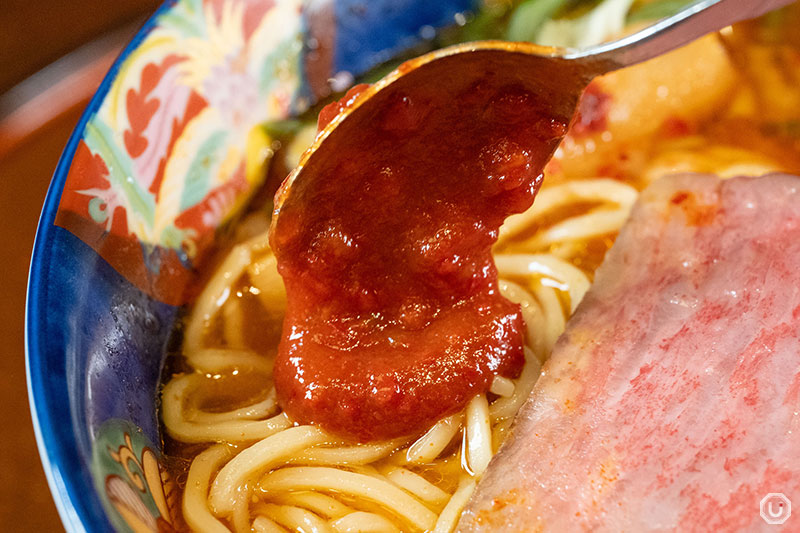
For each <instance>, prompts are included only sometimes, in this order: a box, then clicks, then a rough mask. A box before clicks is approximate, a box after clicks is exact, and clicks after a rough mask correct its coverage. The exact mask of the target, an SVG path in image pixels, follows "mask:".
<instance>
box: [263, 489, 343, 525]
mask: <svg viewBox="0 0 800 533" xmlns="http://www.w3.org/2000/svg"><path fill="white" fill-rule="evenodd" d="M268 496H269V499H270V500H271V501H273V502H275V503H277V504H280V505H291V506H294V507H302V508H303V509H308V510H309V511H312V512H314V513H316V514H318V515H320V516H323V517H325V518H328V519H330V520H336V519H337V518H341V517H343V516H345V515H348V514H350V513H352V512H353V509H351V508H350V507H348V506H346V505H345V504H343V503H342V502H340V501H339V500H336V499H334V498H331V497H330V496H327V495H325V494H321V493H319V492H282V493H280V494H269V495H268Z"/></svg>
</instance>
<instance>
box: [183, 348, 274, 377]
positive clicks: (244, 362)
mask: <svg viewBox="0 0 800 533" xmlns="http://www.w3.org/2000/svg"><path fill="white" fill-rule="evenodd" d="M185 356H186V361H187V362H188V363H189V364H190V365H191V366H192V368H194V369H195V370H197V371H199V372H205V373H208V374H216V373H218V372H222V371H225V370H242V371H254V372H261V373H264V374H272V361H271V360H270V359H268V358H267V357H264V356H263V355H259V354H257V353H255V352H253V351H250V350H242V349H231V348H203V349H200V350H197V351H195V352H186V353H185Z"/></svg>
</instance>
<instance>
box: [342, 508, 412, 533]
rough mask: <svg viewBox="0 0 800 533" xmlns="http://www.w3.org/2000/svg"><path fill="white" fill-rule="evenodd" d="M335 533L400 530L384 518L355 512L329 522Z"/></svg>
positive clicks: (369, 532) (373, 514) (386, 532)
mask: <svg viewBox="0 0 800 533" xmlns="http://www.w3.org/2000/svg"><path fill="white" fill-rule="evenodd" d="M331 527H332V528H333V529H334V530H335V531H336V532H337V533H394V532H399V531H400V530H399V529H397V527H396V526H395V525H394V524H393V523H392V522H390V521H389V520H387V519H386V518H385V517H383V516H381V515H378V514H375V513H366V512H364V511H356V512H355V513H350V514H349V515H347V516H343V517H342V518H339V519H338V520H334V521H333V522H331Z"/></svg>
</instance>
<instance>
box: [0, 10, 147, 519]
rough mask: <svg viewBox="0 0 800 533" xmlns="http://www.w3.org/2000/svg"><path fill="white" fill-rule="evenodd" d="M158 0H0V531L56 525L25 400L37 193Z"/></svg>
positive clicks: (40, 198)
mask: <svg viewBox="0 0 800 533" xmlns="http://www.w3.org/2000/svg"><path fill="white" fill-rule="evenodd" d="M158 3H159V2H158V0H113V1H109V0H70V1H65V0H44V1H41V2H31V1H30V0H4V1H3V9H2V10H0V207H2V214H0V250H2V256H1V257H2V263H3V264H2V272H3V274H2V281H3V287H4V288H3V291H2V298H0V339H2V344H0V346H2V348H1V349H0V350H1V351H0V421H2V426H0V428H2V429H0V530H3V531H15V532H27V531H35V532H50V531H63V527H62V526H61V522H60V520H59V519H58V515H57V513H56V509H55V505H54V504H53V500H52V498H51V496H50V493H49V490H48V488H47V483H46V481H45V478H44V473H43V471H42V466H41V462H40V460H39V454H38V452H37V449H36V443H35V441H34V436H33V428H32V426H31V418H30V414H29V413H30V411H29V408H28V396H27V387H26V381H25V363H24V348H23V328H24V310H25V289H26V283H27V278H28V266H29V261H30V253H31V249H32V246H33V238H34V234H35V231H36V224H37V221H38V219H39V211H40V209H41V206H42V202H43V201H44V196H45V192H46V190H47V186H48V184H49V182H50V177H51V175H52V173H53V170H54V169H55V166H56V163H57V161H58V158H59V156H60V155H61V150H62V149H63V147H64V145H65V144H66V141H67V138H68V137H69V135H70V133H71V131H72V129H73V127H74V126H75V123H76V122H77V121H78V118H79V117H80V114H81V111H82V110H83V108H84V107H85V106H86V103H87V102H88V98H89V97H90V96H91V94H92V93H93V92H94V89H95V88H96V87H97V85H98V84H99V82H100V79H101V77H102V74H103V73H104V72H105V70H106V69H107V68H108V65H109V64H110V62H111V61H112V60H113V58H114V56H116V54H117V53H118V52H119V50H120V49H121V46H122V45H123V43H124V42H126V41H127V39H128V38H129V37H130V35H132V33H133V32H134V31H135V29H136V26H137V25H138V23H137V22H136V21H137V20H138V21H141V20H142V19H141V17H142V16H144V15H145V14H147V13H149V12H152V11H153V10H154V9H155V7H156V6H157V5H158ZM132 22H133V23H132ZM98 39H99V40H98ZM92 41H94V42H95V46H94V47H92V46H89V47H86V46H84V47H83V49H82V50H83V51H84V52H86V51H87V50H89V51H93V53H91V54H84V56H82V57H79V56H80V54H77V55H76V54H75V53H72V54H70V52H71V51H73V50H75V49H76V48H78V47H80V46H82V45H86V43H89V42H92ZM65 55H66V57H67V58H68V59H67V60H64V62H62V65H64V64H66V65H68V66H70V70H69V72H70V73H71V74H72V77H71V78H70V77H69V76H66V77H65V76H63V75H61V76H55V75H54V74H52V72H51V74H50V75H49V78H48V76H47V75H45V76H41V75H40V76H39V78H36V75H35V74H34V73H36V72H37V71H41V70H42V69H43V68H44V67H45V66H46V65H48V64H49V63H52V62H53V61H55V60H57V59H58V58H60V57H63V56H65ZM73 67H74V68H73ZM45 72H46V69H45ZM32 75H33V77H31V76H32ZM25 78H28V79H29V80H30V79H32V80H34V81H36V80H37V79H38V80H39V83H41V82H42V81H44V82H45V87H42V86H39V87H36V85H37V83H31V82H27V84H26V83H23V84H21V85H20V82H21V81H22V80H23V79H25ZM65 82H66V83H67V85H64V84H63V83H65ZM59 83H62V85H59ZM69 83H71V84H72V85H69ZM48 84H49V85H48ZM12 87H14V88H12ZM48 90H49V92H47V91H48ZM43 95H44V96H43ZM37 98H38V100H37Z"/></svg>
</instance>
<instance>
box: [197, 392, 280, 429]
mask: <svg viewBox="0 0 800 533" xmlns="http://www.w3.org/2000/svg"><path fill="white" fill-rule="evenodd" d="M277 410H278V401H277V399H276V398H275V387H271V388H270V389H269V392H268V393H267V397H266V398H264V399H263V400H261V401H260V402H256V403H254V404H251V405H247V406H245V407H240V408H239V409H234V410H232V411H226V412H223V413H208V412H205V411H197V412H196V413H195V414H194V415H193V416H192V421H193V422H198V423H203V424H219V423H222V422H227V421H229V420H237V419H244V420H255V419H261V418H266V417H268V416H270V415H272V414H275V412H276V411H277Z"/></svg>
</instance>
